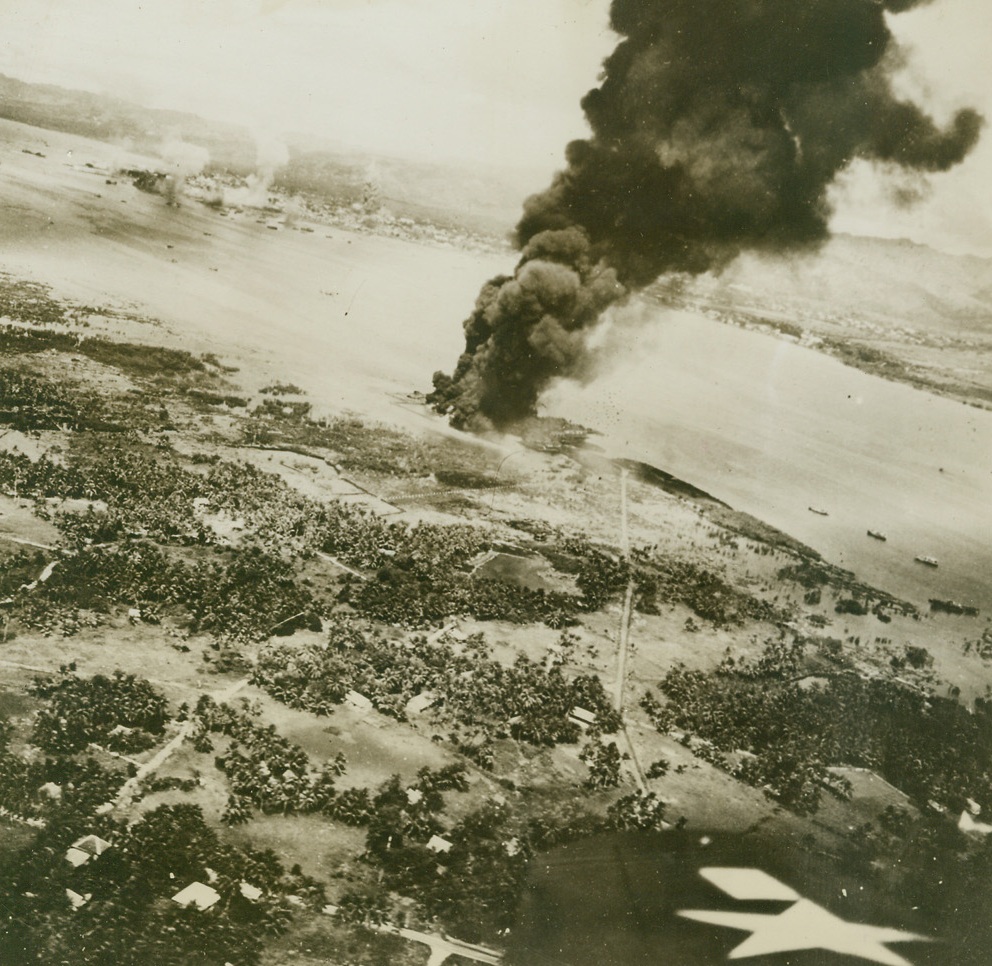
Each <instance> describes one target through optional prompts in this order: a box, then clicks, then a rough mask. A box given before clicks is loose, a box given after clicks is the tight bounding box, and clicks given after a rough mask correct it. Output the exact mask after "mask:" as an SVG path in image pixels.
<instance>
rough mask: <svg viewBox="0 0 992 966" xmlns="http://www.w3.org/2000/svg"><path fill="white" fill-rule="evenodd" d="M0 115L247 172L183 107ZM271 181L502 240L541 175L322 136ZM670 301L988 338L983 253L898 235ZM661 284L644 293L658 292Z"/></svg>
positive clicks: (242, 142) (62, 99)
mask: <svg viewBox="0 0 992 966" xmlns="http://www.w3.org/2000/svg"><path fill="white" fill-rule="evenodd" d="M0 117H3V118H7V119H9V120H13V121H19V122H21V123H24V124H29V125H32V126H35V127H40V128H47V129H51V130H57V131H65V132H68V133H72V134H77V135H82V136H84V137H90V138H94V139H97V140H102V141H122V142H128V143H129V146H131V147H133V148H134V149H135V150H137V151H140V152H143V153H149V154H153V155H154V154H156V153H157V152H158V151H159V150H160V149H161V147H162V145H163V143H164V142H165V141H166V140H167V139H170V138H178V139H181V140H183V141H187V142H189V143H191V144H196V145H199V146H201V147H203V148H205V149H206V150H207V151H209V153H210V158H211V163H212V165H214V166H216V167H220V168H224V169H227V170H229V171H232V172H233V173H235V174H247V173H249V172H251V171H253V170H255V168H256V164H257V161H256V159H257V152H258V149H257V147H256V143H255V139H254V137H253V136H252V134H251V132H249V131H248V130H246V129H245V128H242V127H238V126H236V125H232V124H227V123H223V122H216V121H210V120H205V119H204V118H202V117H199V116H197V115H195V114H190V113H186V112H182V111H172V110H163V109H151V108H145V107H141V106H139V105H137V104H134V103H131V102H128V101H125V100H123V99H120V98H115V97H110V96H107V95H101V94H92V93H88V92H85V91H76V90H68V89H66V88H63V87H57V86H55V85H51V84H34V83H26V82H24V81H20V80H16V79H14V78H11V77H7V76H4V75H2V74H0ZM289 147H290V160H289V163H288V164H287V165H286V166H285V167H283V168H282V169H280V170H279V171H278V172H277V174H276V178H275V182H274V185H275V187H278V188H281V189H283V190H285V191H289V192H294V191H307V192H312V193H314V194H317V195H322V196H324V197H328V198H334V199H337V200H342V199H344V200H354V199H361V197H362V194H363V192H367V191H373V192H375V193H376V194H377V195H378V197H379V198H380V200H381V202H382V204H383V205H385V206H386V207H391V208H395V209H396V211H397V212H398V213H400V214H413V215H414V216H417V215H420V214H423V215H424V216H425V217H428V218H431V219H435V220H438V221H441V222H449V223H453V224H454V223H457V224H460V225H462V226H464V227H467V228H470V229H472V230H483V231H486V232H489V233H491V234H493V235H505V234H507V233H508V232H509V231H510V230H511V229H512V227H513V225H514V223H515V222H516V220H517V218H518V217H519V214H520V211H521V206H522V202H523V200H524V198H525V197H526V196H527V195H528V194H530V193H532V192H535V191H539V190H541V189H542V188H543V186H544V185H543V183H541V182H540V180H539V177H540V176H539V175H538V174H537V173H535V172H529V171H526V170H507V169H501V168H497V167H495V166H493V167H484V166H479V165H472V166H470V165H459V164H444V163H428V162H416V161H407V160H403V159H399V158H386V157H381V156H377V155H373V154H369V153H362V152H355V151H347V150H346V149H344V148H340V147H338V146H336V145H335V144H334V142H333V141H332V140H330V139H319V138H315V137H312V136H303V135H301V136H299V137H297V138H294V139H292V140H291V143H290V145H289ZM675 284H676V285H677V287H678V289H679V295H680V298H687V299H689V300H692V301H695V302H698V303H701V304H705V305H710V306H717V307H719V306H723V305H726V306H731V305H732V306H734V307H736V308H739V309H740V308H743V309H749V310H753V311H755V312H761V313H766V314H769V315H771V316H773V317H781V318H791V317H800V318H804V319H814V318H818V317H822V316H823V315H824V314H827V315H829V316H830V317H831V319H832V320H836V321H841V322H843V321H844V317H845V316H847V315H852V316H857V317H858V318H861V319H868V320H873V321H879V322H882V323H884V324H886V325H893V324H896V325H899V324H905V325H910V326H913V327H921V328H926V329H927V330H929V331H937V332H945V333H948V334H955V335H957V334H960V333H968V334H975V335H989V334H992V259H987V258H980V257H977V256H957V255H948V254H945V253H943V252H940V251H937V250H936V249H932V248H929V247H927V246H925V245H920V244H917V243H915V242H911V241H908V240H886V239H879V238H865V237H859V236H852V235H837V236H835V237H834V238H832V239H830V240H829V241H828V242H827V243H826V244H825V245H824V246H823V247H822V248H821V249H820V250H818V251H817V252H815V253H813V254H810V255H796V256H792V257H789V258H772V257H765V256H759V255H754V254H745V255H742V256H741V257H740V258H738V259H737V260H736V261H735V262H733V263H732V264H731V265H730V266H729V267H728V268H727V269H726V270H725V271H724V272H723V273H722V274H721V275H719V276H715V277H714V276H711V275H704V276H700V277H698V278H694V279H688V280H686V279H679V280H677V281H676V283H675ZM672 285H673V283H672V281H671V280H663V281H662V282H660V283H658V284H657V285H656V286H654V287H653V288H652V289H649V294H650V293H651V292H654V293H655V294H656V295H659V296H664V295H665V293H666V291H671V289H672Z"/></svg>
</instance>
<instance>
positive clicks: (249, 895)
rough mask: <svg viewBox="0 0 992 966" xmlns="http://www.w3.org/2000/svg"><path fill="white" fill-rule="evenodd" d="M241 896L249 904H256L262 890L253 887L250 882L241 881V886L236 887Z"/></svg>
mask: <svg viewBox="0 0 992 966" xmlns="http://www.w3.org/2000/svg"><path fill="white" fill-rule="evenodd" d="M238 888H239V890H240V892H241V895H243V896H244V897H245V898H246V899H247V900H248V901H249V902H258V900H259V899H261V898H262V890H261V889H259V888H258V886H253V885H252V884H251V883H250V882H245V881H244V880H242V882H241V885H240V886H239V887H238Z"/></svg>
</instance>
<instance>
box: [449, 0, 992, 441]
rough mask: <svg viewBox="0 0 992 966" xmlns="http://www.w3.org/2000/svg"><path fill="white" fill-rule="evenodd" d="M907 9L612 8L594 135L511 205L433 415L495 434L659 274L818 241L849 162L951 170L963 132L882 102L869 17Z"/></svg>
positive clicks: (642, 2) (886, 40)
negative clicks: (511, 251)
mask: <svg viewBox="0 0 992 966" xmlns="http://www.w3.org/2000/svg"><path fill="white" fill-rule="evenodd" d="M925 2H927V0H802V2H800V0H614V2H613V4H612V7H611V11H610V22H611V26H612V28H613V29H614V30H615V31H616V32H617V33H618V34H620V35H621V37H622V38H623V39H622V40H621V42H620V43H619V45H618V46H617V48H616V49H615V50H614V51H613V53H612V54H611V55H610V56H609V57H608V58H607V60H606V62H605V64H604V69H603V73H602V78H601V83H600V86H599V87H597V88H595V89H593V90H591V91H589V93H588V94H586V96H585V98H584V99H583V101H582V107H583V109H584V111H585V115H586V118H587V119H588V122H589V125H590V127H591V130H592V134H591V136H590V137H589V138H587V139H585V140H578V141H573V142H572V143H571V144H569V145H568V148H567V151H566V160H567V166H566V167H565V169H564V170H563V171H561V172H559V173H558V174H557V175H556V176H555V178H554V180H553V182H552V184H551V185H550V187H548V188H547V189H546V190H545V191H544V192H542V193H540V194H537V195H534V196H533V197H531V198H529V199H528V200H527V202H526V203H525V206H524V213H523V217H522V218H521V219H520V222H519V224H518V225H517V227H516V235H515V241H516V245H517V247H518V249H519V250H520V261H519V262H518V264H517V266H516V269H515V270H514V272H513V274H512V275H501V276H497V277H496V278H493V279H491V280H490V281H488V282H487V283H486V284H485V285H484V286H483V288H482V291H481V292H480V294H479V298H478V300H477V302H476V305H475V309H474V311H473V312H472V314H471V315H470V316H469V318H468V319H467V321H466V322H465V325H464V327H465V351H464V353H463V354H462V356H461V357H460V359H459V360H458V363H457V365H456V367H455V370H454V372H453V373H452V374H451V375H448V374H446V373H444V372H439V373H437V374H435V377H434V391H433V393H432V394H431V396H430V401H431V402H432V404H433V405H434V407H435V408H436V409H437V410H438V411H439V412H442V413H446V414H449V415H450V417H451V420H452V422H453V423H454V424H455V425H458V426H463V427H468V428H473V429H484V428H488V427H491V426H495V427H505V426H508V425H511V424H513V423H514V422H516V421H518V420H520V419H522V418H525V417H527V416H530V415H532V414H533V413H534V412H535V409H536V405H537V402H538V399H539V397H540V395H541V392H542V391H543V390H544V389H545V388H546V387H547V385H548V384H549V382H550V381H551V380H552V379H554V378H556V377H562V376H564V377H568V376H575V375H578V374H581V372H582V371H583V369H584V367H585V366H586V365H587V362H588V353H589V349H588V346H587V338H588V335H589V333H590V330H591V329H592V328H594V327H595V326H596V324H597V322H598V321H599V320H600V318H601V317H602V315H603V313H604V312H605V311H606V310H607V309H608V308H609V307H610V306H614V305H617V304H618V303H620V302H622V301H623V300H625V299H626V298H628V297H629V296H630V294H631V293H633V292H636V291H637V290H638V289H640V288H642V287H644V286H646V285H648V284H650V283H651V282H653V281H654V280H655V279H657V278H658V277H659V276H661V275H663V274H666V273H691V274H698V273H701V272H705V271H718V270H719V269H720V268H721V267H722V266H725V265H726V264H727V263H729V262H730V261H731V260H732V259H733V258H734V257H735V256H736V255H738V254H739V253H740V252H742V251H744V250H760V251H765V252H780V253H789V252H796V251H800V250H803V249H809V248H811V247H814V246H816V245H818V244H819V243H821V242H822V241H824V240H825V239H826V237H827V235H828V221H829V217H830V214H831V211H830V205H829V203H828V198H827V192H828V189H829V187H830V185H831V183H832V182H833V180H834V178H835V177H836V175H837V174H838V173H839V172H841V171H842V170H843V169H844V168H845V167H846V166H847V165H849V164H850V163H851V162H852V161H853V160H855V159H858V158H862V159H867V160H873V161H877V162H881V163H884V164H889V165H896V166H899V167H901V168H904V169H909V170H913V171H917V172H923V173H926V172H936V171H943V170H946V169H948V168H950V167H952V166H953V165H955V164H957V163H958V162H959V161H961V160H962V158H964V157H965V155H966V154H967V153H968V151H969V150H970V149H971V147H972V146H973V145H974V144H975V142H976V141H977V139H978V135H979V130H980V128H981V126H982V118H981V117H980V115H979V114H977V113H976V112H975V111H973V110H969V109H964V110H960V111H959V112H958V113H957V114H956V115H955V116H954V117H953V118H952V119H951V120H950V121H949V123H948V124H947V125H946V126H943V127H941V126H940V125H938V124H937V123H936V122H935V121H934V120H933V118H931V117H930V116H929V115H928V114H927V113H925V112H924V111H923V110H922V109H921V108H920V107H918V106H917V105H915V104H913V103H909V102H907V101H905V100H902V99H900V98H899V97H898V96H897V95H896V93H895V92H894V90H893V87H892V82H891V74H892V71H893V70H894V69H895V68H896V67H898V65H899V63H900V54H901V52H900V50H899V48H898V45H897V43H896V41H895V39H894V37H893V34H892V32H891V31H890V29H889V25H888V22H887V18H888V16H889V15H894V14H899V13H902V12H904V11H907V10H909V9H911V8H913V7H916V6H922V5H923V3H925Z"/></svg>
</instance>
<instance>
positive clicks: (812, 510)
mask: <svg viewBox="0 0 992 966" xmlns="http://www.w3.org/2000/svg"><path fill="white" fill-rule="evenodd" d="M809 512H810V513H815V514H816V515H817V516H818V517H828V516H830V514H829V513H827V511H826V510H821V509H820V508H819V507H818V506H811V507H809Z"/></svg>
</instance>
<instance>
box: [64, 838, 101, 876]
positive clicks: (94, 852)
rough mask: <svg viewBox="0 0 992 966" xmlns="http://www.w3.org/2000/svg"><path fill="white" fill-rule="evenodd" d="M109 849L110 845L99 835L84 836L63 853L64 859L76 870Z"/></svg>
mask: <svg viewBox="0 0 992 966" xmlns="http://www.w3.org/2000/svg"><path fill="white" fill-rule="evenodd" d="M110 847H111V846H110V843H109V842H108V841H107V840H106V839H102V838H100V836H99V835H84V836H83V837H82V838H81V839H77V840H76V841H75V842H73V843H72V845H71V846H70V847H69V849H68V850H67V851H66V853H65V859H66V862H68V863H69V864H70V865H73V866H76V867H77V868H78V867H79V866H81V865H86V863H87V862H90V861H92V860H94V859H98V858H100V856H101V855H103V853H104V852H106V851H107V849H109V848H110Z"/></svg>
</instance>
